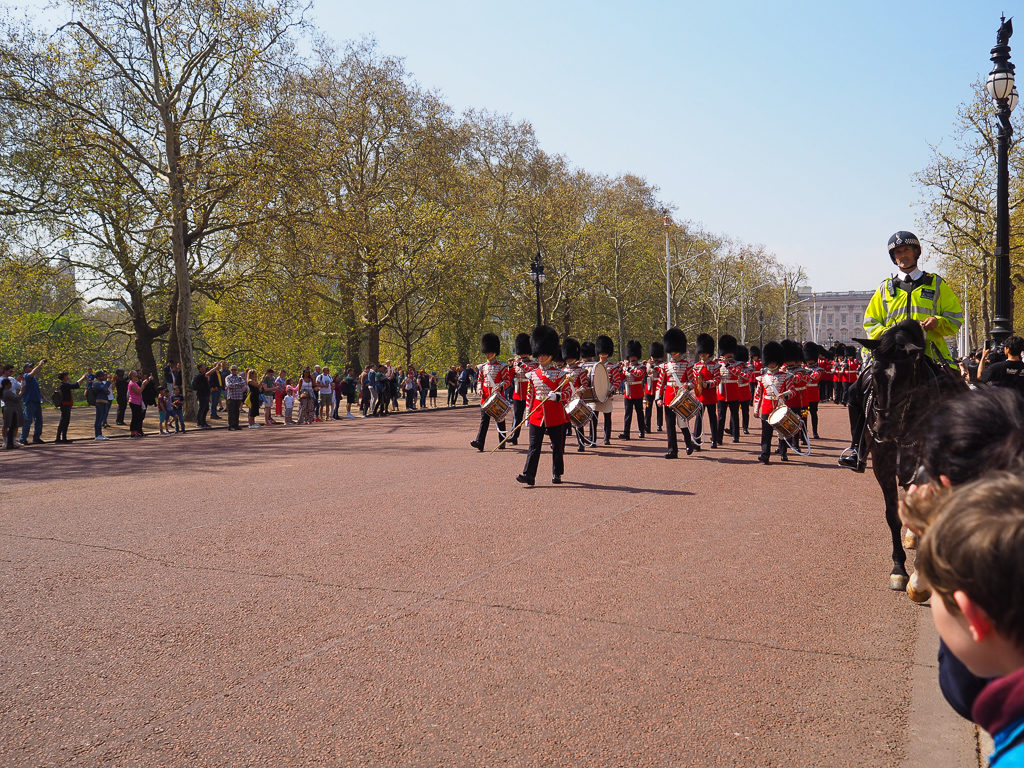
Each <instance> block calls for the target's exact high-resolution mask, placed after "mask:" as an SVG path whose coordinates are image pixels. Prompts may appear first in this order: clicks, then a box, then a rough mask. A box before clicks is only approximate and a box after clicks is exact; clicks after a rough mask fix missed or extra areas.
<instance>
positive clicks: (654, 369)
mask: <svg viewBox="0 0 1024 768" xmlns="http://www.w3.org/2000/svg"><path fill="white" fill-rule="evenodd" d="M650 353H651V358H650V360H648V361H647V362H646V363H645V364H644V365H645V366H646V367H647V379H646V381H645V382H644V400H645V401H646V408H645V409H644V427H645V429H646V431H647V433H648V434H650V432H651V411H653V410H654V389H655V387H657V386H658V369H659V368H660V367H661V364H662V363H663V362H665V345H664V344H662V343H661V342H660V341H652V342H651V348H650ZM663 417H664V411H663V409H661V408H659V409H658V431H659V432H661V425H662V423H663Z"/></svg>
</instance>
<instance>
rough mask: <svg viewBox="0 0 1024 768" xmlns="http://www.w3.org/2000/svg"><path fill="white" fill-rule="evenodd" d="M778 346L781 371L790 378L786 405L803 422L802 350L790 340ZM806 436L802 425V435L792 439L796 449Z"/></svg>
mask: <svg viewBox="0 0 1024 768" xmlns="http://www.w3.org/2000/svg"><path fill="white" fill-rule="evenodd" d="M780 344H781V345H782V359H783V362H784V365H783V366H782V370H783V371H785V372H786V373H788V374H789V375H790V377H791V379H790V385H789V389H790V392H791V393H792V394H791V395H790V396H789V397H788V398H787V399H786V405H788V406H789V407H790V408H791V409H792V410H793V411H794V412H796V413H797V414H799V415H800V421H803V420H804V418H803V407H804V397H805V393H806V391H807V369H806V368H804V367H803V361H804V350H803V347H801V346H800V344H799V343H797V342H795V341H793V340H792V339H783V340H782V341H781V342H780ZM806 434H807V425H806V423H804V432H803V435H800V434H798V435H797V436H796V437H795V438H794V439H793V442H794V443H795V444H796V447H797V448H799V447H800V443H801V441H802V438H803V436H805V435H806Z"/></svg>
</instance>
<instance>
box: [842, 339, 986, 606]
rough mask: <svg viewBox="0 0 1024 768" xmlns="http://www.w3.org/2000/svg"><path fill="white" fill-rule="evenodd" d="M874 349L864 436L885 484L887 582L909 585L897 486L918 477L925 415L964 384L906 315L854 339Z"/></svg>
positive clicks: (900, 586) (867, 374)
mask: <svg viewBox="0 0 1024 768" xmlns="http://www.w3.org/2000/svg"><path fill="white" fill-rule="evenodd" d="M854 341H858V342H860V343H861V344H863V345H864V346H865V347H867V348H868V349H869V350H871V352H872V356H873V361H872V363H871V366H870V367H868V368H867V369H865V371H864V373H863V374H862V375H863V376H864V377H865V381H863V382H861V384H862V386H864V392H865V397H864V406H863V407H864V416H865V420H864V423H865V438H864V439H865V442H866V448H867V452H868V454H870V456H871V471H872V472H874V473H875V480H877V481H878V485H879V487H880V488H881V489H882V497H883V499H884V500H885V522H886V523H887V524H888V526H889V531H890V533H891V534H892V562H893V567H892V571H891V572H890V574H889V588H890V589H894V590H900V591H902V590H905V589H906V588H907V582H908V579H909V577H908V575H907V568H906V563H907V553H906V551H905V550H904V548H903V541H902V538H901V535H900V534H901V532H902V524H901V523H900V518H899V511H898V506H899V486H902V487H903V488H906V487H907V486H909V485H910V484H911V483H912V482H913V481H914V475H915V473H916V472H917V468H918V466H919V465H920V460H919V459H920V450H919V447H918V446H917V445H915V443H914V442H913V435H914V433H915V432H916V427H917V425H918V423H919V422H920V420H921V418H922V417H923V416H925V415H926V414H930V413H934V412H935V409H936V408H941V407H942V406H941V400H942V399H944V398H946V397H949V396H951V395H954V394H957V393H958V392H962V391H964V390H966V385H965V384H964V382H963V381H962V380H961V379H959V378H957V377H955V376H953V375H951V374H950V373H947V372H946V371H945V370H943V369H942V367H940V366H939V365H937V364H936V363H934V362H932V361H931V360H930V359H929V358H928V357H927V356H926V355H925V354H924V351H925V335H924V330H923V329H922V328H921V325H920V323H918V322H915V321H913V320H904V321H903V322H901V323H898V324H896V325H894V326H893V327H892V328H890V329H889V330H887V331H886V332H885V333H883V334H882V335H881V336H880V337H879V338H877V339H854Z"/></svg>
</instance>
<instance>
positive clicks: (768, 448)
mask: <svg viewBox="0 0 1024 768" xmlns="http://www.w3.org/2000/svg"><path fill="white" fill-rule="evenodd" d="M774 431H775V428H774V427H772V425H771V424H769V423H768V419H767V418H764V417H762V419H761V457H762V458H764V457H766V456H771V453H772V433H773V432H774ZM788 452H789V446H788V445H787V444H786V441H785V440H783V439H782V435H779V455H780V456H785V455H786V454H787V453H788Z"/></svg>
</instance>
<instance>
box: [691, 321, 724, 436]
mask: <svg viewBox="0 0 1024 768" xmlns="http://www.w3.org/2000/svg"><path fill="white" fill-rule="evenodd" d="M713 354H715V340H714V339H713V338H711V336H709V335H708V334H706V333H701V334H699V335H698V336H697V361H696V362H695V363H694V365H693V369H692V371H691V376H692V377H693V388H694V390H695V391H696V393H697V399H698V400H700V402H701V404H702V405H703V406H704V408H703V410H704V411H707V414H708V431H709V432H710V433H711V447H712V448H717V447H718V411H717V409H716V406H717V405H718V366H717V365H716V363H715V361H714V360H713V359H712V357H711V356H712V355H713ZM694 418H695V421H694V424H693V439H694V442H696V443H697V445H700V442H701V435H702V434H703V432H704V416H703V414H702V413H698V414H697V415H696V416H695V417H694Z"/></svg>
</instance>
